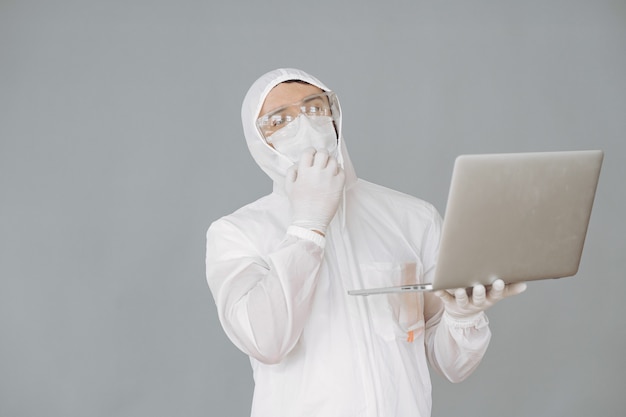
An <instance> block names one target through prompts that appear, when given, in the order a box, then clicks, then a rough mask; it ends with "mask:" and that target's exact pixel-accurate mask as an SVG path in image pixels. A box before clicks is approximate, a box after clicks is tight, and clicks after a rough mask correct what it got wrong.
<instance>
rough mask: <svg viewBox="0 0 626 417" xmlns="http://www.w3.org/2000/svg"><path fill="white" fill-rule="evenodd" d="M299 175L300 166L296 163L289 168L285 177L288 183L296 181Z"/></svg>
mask: <svg viewBox="0 0 626 417" xmlns="http://www.w3.org/2000/svg"><path fill="white" fill-rule="evenodd" d="M297 177H298V167H297V166H296V165H292V166H290V167H289V168H288V169H287V175H286V177H285V179H286V180H287V183H290V182H295V181H296V178H297Z"/></svg>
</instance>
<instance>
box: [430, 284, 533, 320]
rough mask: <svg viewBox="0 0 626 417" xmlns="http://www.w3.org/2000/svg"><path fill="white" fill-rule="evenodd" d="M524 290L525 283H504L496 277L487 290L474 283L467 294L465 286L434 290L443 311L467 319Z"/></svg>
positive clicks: (455, 317)
mask: <svg viewBox="0 0 626 417" xmlns="http://www.w3.org/2000/svg"><path fill="white" fill-rule="evenodd" d="M525 290H526V283H524V282H519V283H515V284H508V285H505V284H504V281H502V280H501V279H498V280H496V281H494V283H493V284H491V288H490V289H489V291H486V290H485V287H484V286H483V285H476V286H474V288H472V295H471V296H469V295H468V294H467V292H466V291H465V288H457V289H456V290H451V291H444V290H439V291H435V295H437V296H439V297H440V298H441V300H442V301H443V305H444V308H445V311H446V312H447V313H448V314H449V315H450V316H451V317H452V318H454V319H459V320H467V319H468V318H471V317H473V316H476V315H477V314H479V313H480V312H482V311H485V310H487V309H488V308H489V307H491V306H493V305H494V304H495V303H497V302H498V301H500V300H502V299H504V298H506V297H510V296H512V295H516V294H520V293H522V292H524V291H525Z"/></svg>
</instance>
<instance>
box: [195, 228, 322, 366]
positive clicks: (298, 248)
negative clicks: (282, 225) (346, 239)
mask: <svg viewBox="0 0 626 417" xmlns="http://www.w3.org/2000/svg"><path fill="white" fill-rule="evenodd" d="M323 246H324V240H323V238H322V237H321V236H319V235H316V234H315V233H313V232H311V231H309V230H305V229H300V228H294V227H293V226H292V227H290V228H289V230H288V231H287V233H286V235H285V238H284V239H283V240H282V242H280V244H278V245H277V247H276V248H275V249H274V250H273V251H272V252H271V253H269V254H266V255H263V256H262V255H260V254H259V253H258V251H257V249H256V248H255V247H254V245H253V244H252V243H251V241H250V239H249V238H248V237H247V235H246V233H245V231H243V230H241V229H239V228H238V227H237V226H235V225H234V224H232V223H231V222H229V221H228V220H225V219H220V220H218V221H216V222H214V223H213V224H212V225H211V226H210V227H209V230H208V232H207V246H206V276H207V282H208V284H209V287H210V289H211V293H212V294H213V298H214V299H215V303H216V306H217V310H218V315H219V319H220V322H221V324H222V327H223V328H224V330H225V332H226V334H227V335H228V337H229V339H230V340H231V341H232V342H233V343H234V344H235V345H236V346H237V347H238V348H239V349H241V350H242V351H243V352H245V353H246V354H248V355H250V356H252V357H254V358H256V359H257V360H259V361H261V362H263V363H268V364H272V363H278V362H280V361H281V360H282V359H283V358H284V357H285V356H286V355H287V354H288V353H289V352H290V351H291V349H293V347H294V346H295V344H296V343H297V341H298V339H299V337H300V335H301V333H302V329H303V327H304V324H305V322H306V320H307V318H308V315H309V313H310V311H311V304H312V298H313V294H314V290H315V286H316V283H317V279H318V275H319V271H320V266H321V263H322V258H323V253H324V250H323Z"/></svg>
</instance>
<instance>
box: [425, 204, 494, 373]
mask: <svg viewBox="0 0 626 417" xmlns="http://www.w3.org/2000/svg"><path fill="white" fill-rule="evenodd" d="M441 226H442V220H441V216H440V215H439V214H438V213H437V211H436V210H434V211H433V220H432V222H431V226H430V228H429V230H428V232H427V233H426V234H425V237H424V239H425V241H424V242H423V246H422V247H423V248H424V253H423V260H424V264H425V282H432V279H433V278H434V270H435V265H436V260H437V254H438V251H439V241H440V238H441ZM424 317H425V320H426V334H425V344H426V354H427V356H428V360H429V362H430V364H431V366H432V367H433V368H434V369H435V370H437V371H438V372H439V373H440V374H442V375H443V376H444V377H445V378H447V379H448V380H449V381H451V382H461V381H463V380H464V379H466V378H467V377H469V376H470V375H471V373H472V372H473V371H474V370H475V369H476V368H477V367H478V365H479V364H480V361H481V360H482V358H483V356H484V354H485V352H486V351H487V346H488V345H489V340H490V339H491V331H490V330H489V321H488V320H487V316H486V315H485V313H481V314H479V315H478V316H475V317H473V318H471V319H470V320H467V321H459V320H455V319H453V318H452V317H450V316H449V315H448V314H447V313H445V311H444V308H443V302H442V301H441V299H440V298H439V297H437V296H436V295H434V294H431V293H426V294H425V296H424Z"/></svg>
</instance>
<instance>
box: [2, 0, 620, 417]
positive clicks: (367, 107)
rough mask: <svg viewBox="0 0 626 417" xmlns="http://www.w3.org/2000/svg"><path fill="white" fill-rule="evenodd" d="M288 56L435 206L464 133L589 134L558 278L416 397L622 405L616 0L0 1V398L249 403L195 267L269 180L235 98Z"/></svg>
mask: <svg viewBox="0 0 626 417" xmlns="http://www.w3.org/2000/svg"><path fill="white" fill-rule="evenodd" d="M280 66H294V67H300V68H303V69H305V70H307V71H309V72H311V73H312V74H314V75H316V76H318V77H319V78H321V79H322V80H323V81H325V82H326V83H327V84H328V85H329V86H330V87H331V88H333V89H334V90H335V91H337V93H338V94H339V96H340V98H341V100H342V104H343V108H344V113H345V118H344V120H345V135H346V138H347V143H348V147H349V150H350V153H351V156H352V159H353V162H354V164H355V166H356V169H357V172H358V173H359V175H360V176H361V177H363V178H365V179H367V180H370V181H373V182H377V183H380V184H383V185H386V186H389V187H391V188H395V189H399V190H401V191H404V192H406V193H409V194H413V195H416V196H419V197H422V198H424V199H426V200H429V201H431V202H433V203H434V204H435V205H436V206H437V207H438V208H439V209H440V210H441V211H442V212H443V210H444V209H445V200H446V196H447V191H448V181H449V179H450V174H451V168H452V163H453V160H454V157H455V156H456V155H458V154H461V153H480V152H520V151H551V150H576V149H594V148H597V149H603V150H604V151H605V152H606V156H605V164H604V168H603V172H602V176H601V180H600V185H599V188H598V193H597V195H596V205H595V207H594V212H593V215H592V219H591V224H590V228H589V232H588V236H587V243H586V247H585V251H584V255H583V260H582V263H581V268H580V271H579V273H578V276H577V277H575V278H568V279H563V280H557V281H542V282H536V283H532V284H531V285H530V286H529V289H528V291H527V292H526V293H525V294H524V295H523V296H520V297H518V298H515V299H512V300H509V301H508V302H506V303H504V302H503V303H501V304H500V305H498V306H496V307H495V308H494V309H493V310H492V311H491V312H490V315H489V316H490V320H491V323H492V329H493V333H494V338H493V341H492V345H491V347H490V350H489V352H488V354H487V356H486V357H485V359H484V362H483V364H482V365H481V367H480V368H479V370H478V371H477V372H476V373H475V374H474V375H473V376H472V377H471V378H470V379H469V380H467V381H466V382H464V383H462V384H459V385H452V384H450V383H447V382H445V381H444V380H443V379H442V378H440V377H439V376H437V375H433V382H434V410H433V415H434V416H454V415H463V416H483V417H486V416H503V415H505V416H569V417H571V416H581V417H582V416H585V417H586V416H589V415H601V416H622V415H623V409H624V406H626V400H625V397H624V394H623V390H624V386H626V372H625V370H626V369H625V364H626V362H625V360H624V356H623V355H624V354H623V352H624V351H626V334H625V330H624V318H623V317H624V316H625V314H626V307H625V303H624V293H625V292H626V280H625V279H624V278H625V277H624V269H625V267H626V260H625V257H624V252H625V250H626V246H625V243H624V235H625V234H626V228H625V227H624V217H623V216H624V214H623V213H624V212H626V195H625V187H624V181H625V180H626V169H625V165H626V159H625V155H624V152H625V151H626V149H625V146H624V139H625V135H626V117H625V115H626V2H624V1H618V0H615V1H609V0H597V1H578V0H576V1H557V0H542V1H535V0H531V1H524V2H522V1H466V0H450V1H416V0H413V1H408V0H407V1H401V0H391V1H385V2H381V1H370V0H366V1H329V0H319V1H317V2H308V3H307V2H288V1H268V2H253V1H249V2H237V1H223V2H219V3H218V2H214V1H194V0H178V1H160V0H157V1H141V0H131V1H107V2H105V1H77V0H76V1H72V0H61V1H55V2H46V1H34V0H20V1H11V0H1V1H0V260H1V261H0V416H1V417H21V416H28V417H33V416H46V417H74V416H76V417H83V416H95V417H100V416H102V417H105V416H107V417H108V416H115V417H118V416H119V417H122V416H133V417H140V416H150V417H159V416H245V415H248V413H249V407H250V402H251V392H252V391H251V390H252V379H251V372H250V369H249V363H248V361H247V358H246V356H245V355H243V354H242V353H240V352H239V351H237V350H236V348H235V347H234V346H233V345H231V344H230V342H229V341H228V340H227V339H226V337H225V336H224V334H223V332H222V330H221V328H220V325H219V323H218V321H217V315H216V311H215V307H214V305H213V300H212V298H211V295H210V293H209V290H208V287H207V285H206V283H205V281H204V234H205V230H206V228H207V227H208V225H209V224H210V222H211V221H213V220H215V219H216V218H218V217H220V216H222V215H225V214H228V213H230V212H232V211H233V210H235V209H236V208H238V207H240V206H242V205H244V204H246V203H248V202H250V201H252V200H254V199H256V198H258V197H260V196H261V195H264V194H266V193H267V192H269V190H270V188H271V184H270V182H269V179H267V178H266V177H264V175H263V174H262V172H261V171H260V170H259V169H258V167H257V166H256V165H255V164H254V162H253V160H252V158H251V157H250V156H249V154H248V152H247V149H246V147H245V144H244V140H243V136H242V132H241V126H240V120H239V109H240V103H241V100H242V98H243V95H244V93H245V91H246V90H247V88H248V86H249V85H250V84H251V83H252V82H253V81H254V80H255V79H256V78H257V76H259V75H260V74H262V73H263V72H265V71H267V70H270V69H273V68H276V67H280Z"/></svg>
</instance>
